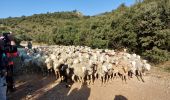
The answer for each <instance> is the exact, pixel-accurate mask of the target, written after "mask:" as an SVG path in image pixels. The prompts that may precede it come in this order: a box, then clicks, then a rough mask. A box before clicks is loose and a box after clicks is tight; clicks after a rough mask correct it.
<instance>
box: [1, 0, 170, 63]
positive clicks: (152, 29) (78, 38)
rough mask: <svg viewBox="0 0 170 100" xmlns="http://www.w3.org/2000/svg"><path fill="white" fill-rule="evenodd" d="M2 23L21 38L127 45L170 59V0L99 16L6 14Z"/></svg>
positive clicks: (144, 1)
mask: <svg viewBox="0 0 170 100" xmlns="http://www.w3.org/2000/svg"><path fill="white" fill-rule="evenodd" d="M0 25H3V27H4V26H5V27H7V29H8V30H12V31H14V32H15V33H16V34H17V35H16V39H17V40H19V41H22V40H30V39H32V40H33V41H35V42H44V43H48V44H59V45H86V46H90V47H92V48H110V49H119V48H122V47H126V48H128V50H129V51H130V52H134V53H137V54H140V55H142V56H143V57H144V58H146V59H148V60H150V61H152V62H154V63H160V62H163V61H167V60H169V59H170V53H169V52H170V0H139V1H137V3H136V4H135V5H133V6H131V7H126V6H125V5H124V4H122V5H120V7H118V8H117V9H116V10H113V11H112V12H106V13H103V14H99V15H96V16H83V15H82V14H81V13H80V12H78V11H77V10H74V11H72V12H55V13H47V14H39V15H37V14H35V15H33V16H28V17H26V16H22V17H19V18H6V19H0ZM2 30H6V29H4V28H2V27H1V28H0V32H1V31H2ZM21 33H22V34H21Z"/></svg>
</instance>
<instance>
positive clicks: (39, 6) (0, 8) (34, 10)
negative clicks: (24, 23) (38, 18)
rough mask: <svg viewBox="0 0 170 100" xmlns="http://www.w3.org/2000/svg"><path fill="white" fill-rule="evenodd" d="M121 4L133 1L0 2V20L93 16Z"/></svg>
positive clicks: (3, 0)
mask: <svg viewBox="0 0 170 100" xmlns="http://www.w3.org/2000/svg"><path fill="white" fill-rule="evenodd" d="M122 3H124V4H125V5H127V6H130V5H133V4H134V3H135V0H0V18H7V17H20V16H23V15H24V16H30V15H33V14H40V13H47V12H60V11H73V10H78V11H80V12H82V13H83V15H90V16H93V15H97V14H100V13H104V12H109V11H112V10H114V9H116V8H117V7H118V6H119V5H120V4H122Z"/></svg>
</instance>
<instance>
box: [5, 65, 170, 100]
mask: <svg viewBox="0 0 170 100" xmlns="http://www.w3.org/2000/svg"><path fill="white" fill-rule="evenodd" d="M144 79H145V83H143V82H141V81H138V80H137V79H136V78H135V77H134V78H133V79H131V80H128V83H127V84H123V83H122V82H121V80H120V79H115V80H113V81H112V82H110V83H108V84H105V85H103V86H101V84H100V81H99V80H97V81H95V84H94V85H90V86H87V85H84V86H83V87H81V88H80V87H79V86H80V83H74V84H73V86H72V87H71V88H66V87H65V84H64V83H60V82H59V80H57V81H56V80H55V78H54V77H42V76H40V75H34V74H30V75H22V76H20V77H17V78H16V88H17V90H16V91H15V92H14V93H12V94H8V97H9V100H170V74H169V73H166V72H162V71H159V69H156V68H154V69H152V71H151V72H150V73H149V74H147V76H145V77H144Z"/></svg>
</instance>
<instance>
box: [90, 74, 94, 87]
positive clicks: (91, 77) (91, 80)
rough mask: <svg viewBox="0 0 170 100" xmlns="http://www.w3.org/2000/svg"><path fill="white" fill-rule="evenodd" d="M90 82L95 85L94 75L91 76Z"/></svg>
mask: <svg viewBox="0 0 170 100" xmlns="http://www.w3.org/2000/svg"><path fill="white" fill-rule="evenodd" d="M90 81H91V82H92V85H93V84H94V80H93V75H90Z"/></svg>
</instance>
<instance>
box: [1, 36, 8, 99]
mask: <svg viewBox="0 0 170 100" xmlns="http://www.w3.org/2000/svg"><path fill="white" fill-rule="evenodd" d="M7 64H8V61H7V56H6V54H5V51H4V41H3V40H2V39H0V100H6V91H7V85H6V78H5V77H6V75H7V69H6V66H7Z"/></svg>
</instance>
